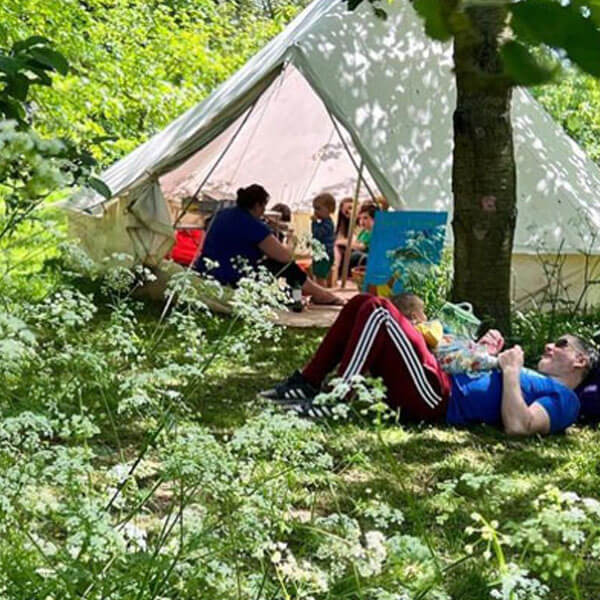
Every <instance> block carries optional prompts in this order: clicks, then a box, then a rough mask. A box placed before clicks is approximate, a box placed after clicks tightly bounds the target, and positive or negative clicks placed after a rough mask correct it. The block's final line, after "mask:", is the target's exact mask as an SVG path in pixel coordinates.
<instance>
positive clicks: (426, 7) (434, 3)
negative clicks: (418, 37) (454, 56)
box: [403, 0, 452, 42]
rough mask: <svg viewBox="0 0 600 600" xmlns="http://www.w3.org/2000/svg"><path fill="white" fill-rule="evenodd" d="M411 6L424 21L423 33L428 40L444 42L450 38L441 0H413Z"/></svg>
mask: <svg viewBox="0 0 600 600" xmlns="http://www.w3.org/2000/svg"><path fill="white" fill-rule="evenodd" d="M403 1H404V0H403ZM413 6H414V8H415V10H416V11H417V13H418V14H419V15H420V16H421V18H423V20H424V21H425V33H426V34H427V35H428V36H429V37H430V38H433V39H434V40H440V41H442V42H446V41H448V40H449V39H450V38H451V37H452V31H451V29H450V27H449V24H448V20H447V17H446V13H445V11H444V6H443V4H442V2H441V0H414V2H413Z"/></svg>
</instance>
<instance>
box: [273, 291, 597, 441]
mask: <svg viewBox="0 0 600 600" xmlns="http://www.w3.org/2000/svg"><path fill="white" fill-rule="evenodd" d="M480 343H484V344H487V345H488V346H489V347H490V348H495V349H496V351H499V350H500V349H501V348H502V346H503V340H502V336H501V335H500V333H499V332H498V331H495V330H492V331H489V332H488V333H487V334H486V335H485V336H483V338H482V339H481V340H480ZM595 361H596V357H595V351H594V349H593V347H592V346H591V345H590V344H589V343H587V342H586V341H585V340H583V339H581V338H579V337H576V336H573V335H564V336H562V337H561V338H560V339H558V340H557V341H556V342H554V343H548V344H546V347H545V351H544V354H543V356H542V358H541V359H540V361H539V363H538V370H537V371H533V370H531V369H526V368H524V366H523V351H522V350H521V348H520V347H519V346H515V347H514V348H511V349H509V350H505V351H504V352H501V353H499V354H498V365H499V370H495V371H491V372H482V373H481V374H479V375H478V376H476V377H473V376H470V375H448V374H447V373H445V372H444V371H443V370H442V369H441V367H440V365H439V363H438V361H437V360H436V357H435V356H434V354H432V352H431V351H430V350H429V349H428V347H427V345H426V343H425V339H424V338H423V336H422V335H421V333H419V332H418V331H417V330H416V328H415V327H414V325H413V323H412V322H411V321H410V319H408V318H407V317H406V316H405V315H403V314H402V313H401V312H400V311H399V310H398V309H397V308H396V306H394V304H393V303H392V302H391V301H390V300H388V299H385V298H378V297H374V296H370V295H368V294H361V295H359V296H356V297H354V298H353V299H352V300H351V301H350V302H348V304H346V306H345V307H344V308H343V309H342V311H341V312H340V314H339V316H338V318H337V319H336V321H335V323H334V324H333V325H332V327H331V329H330V330H329V332H328V333H327V335H326V336H325V338H324V339H323V341H322V342H321V344H320V346H319V348H318V349H317V351H316V353H315V355H314V356H313V358H312V359H311V360H310V361H309V363H308V364H307V365H306V366H305V367H304V369H303V370H302V372H299V371H296V372H295V373H294V374H293V375H292V376H291V377H289V378H288V379H287V380H286V381H284V382H283V383H281V384H279V385H277V386H275V387H274V388H273V389H271V390H267V391H265V392H263V393H262V395H263V396H264V397H266V398H270V399H272V400H275V401H277V402H279V403H284V404H289V405H290V406H292V407H293V408H294V409H295V410H297V412H299V413H300V414H304V415H309V416H320V415H323V414H327V410H326V407H322V408H321V407H318V406H316V405H314V404H313V399H314V397H315V396H316V395H317V394H318V393H319V390H320V388H321V385H322V383H323V381H324V380H325V377H326V376H327V375H328V374H329V373H330V372H332V371H333V370H334V369H335V368H336V366H338V365H339V370H338V372H339V376H340V377H342V378H343V379H344V380H345V381H347V382H350V380H351V379H352V377H353V376H355V375H358V374H362V373H365V372H369V373H370V374H371V375H372V376H374V377H381V378H382V379H383V382H384V384H385V386H386V388H387V402H388V404H389V405H390V406H391V407H392V408H393V409H401V415H402V417H403V418H404V419H408V420H417V421H421V420H423V421H430V422H436V421H443V420H445V421H446V422H447V423H450V424H452V425H469V424H475V423H489V424H492V425H498V426H502V427H503V428H504V430H505V431H506V433H508V434H511V435H531V434H535V433H540V434H547V433H558V432H561V431H564V430H565V429H566V428H567V427H568V426H569V425H572V424H573V423H574V422H575V420H576V419H577V416H578V413H579V408H580V403H579V399H578V397H577V395H576V394H575V392H574V391H573V390H574V389H575V388H576V387H577V386H578V385H580V384H581V383H582V382H583V381H584V379H585V378H586V376H587V374H588V372H589V371H590V369H591V368H592V367H593V366H594V364H595Z"/></svg>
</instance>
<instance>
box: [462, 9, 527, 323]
mask: <svg viewBox="0 0 600 600" xmlns="http://www.w3.org/2000/svg"><path fill="white" fill-rule="evenodd" d="M469 17H470V18H471V21H472V24H473V27H472V28H467V29H466V30H464V31H460V32H458V33H457V34H456V35H455V39H454V64H455V69H456V86H457V103H456V110H455V112H454V157H453V158H454V160H453V169H452V191H453V194H454V220H453V222H452V227H453V231H454V281H453V289H452V298H453V300H454V301H462V300H467V301H469V302H471V303H472V304H473V307H474V309H475V313H476V314H477V315H479V316H480V317H481V318H483V320H484V322H485V323H486V324H487V325H493V326H495V327H498V328H500V329H501V330H502V331H503V332H505V333H509V332H510V279H511V277H510V273H511V254H512V247H513V238H514V229H515V224H516V218H517V206H516V177H515V161H514V152H513V138H512V125H511V115H510V104H511V85H510V82H509V81H508V80H507V79H506V78H504V77H503V76H502V64H501V61H500V57H499V54H498V46H499V42H500V40H501V37H502V35H503V34H504V33H505V30H506V27H507V10H506V8H504V7H494V8H492V7H485V8H481V7H480V8H472V9H470V10H469Z"/></svg>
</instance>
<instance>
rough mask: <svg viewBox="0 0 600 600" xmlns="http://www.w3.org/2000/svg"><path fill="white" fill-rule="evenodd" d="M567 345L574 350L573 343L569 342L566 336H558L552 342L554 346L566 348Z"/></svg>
mask: <svg viewBox="0 0 600 600" xmlns="http://www.w3.org/2000/svg"><path fill="white" fill-rule="evenodd" d="M568 346H571V348H573V350H576V348H575V347H574V346H573V344H571V342H570V341H569V340H568V339H567V338H560V339H558V340H556V341H555V342H554V347H555V348H567V347H568Z"/></svg>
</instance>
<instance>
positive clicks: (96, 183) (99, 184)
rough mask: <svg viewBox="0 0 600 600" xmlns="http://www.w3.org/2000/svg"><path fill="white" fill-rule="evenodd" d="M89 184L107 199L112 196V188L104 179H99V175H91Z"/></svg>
mask: <svg viewBox="0 0 600 600" xmlns="http://www.w3.org/2000/svg"><path fill="white" fill-rule="evenodd" d="M87 184H88V185H89V186H90V187H91V188H92V189H93V190H95V191H96V192H98V193H99V194H100V195H101V196H104V197H105V198H106V199H107V200H108V199H109V198H110V197H111V196H112V192H111V191H110V188H109V187H108V186H107V185H106V184H105V183H104V181H102V179H98V177H90V178H89V179H88V181H87Z"/></svg>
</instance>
